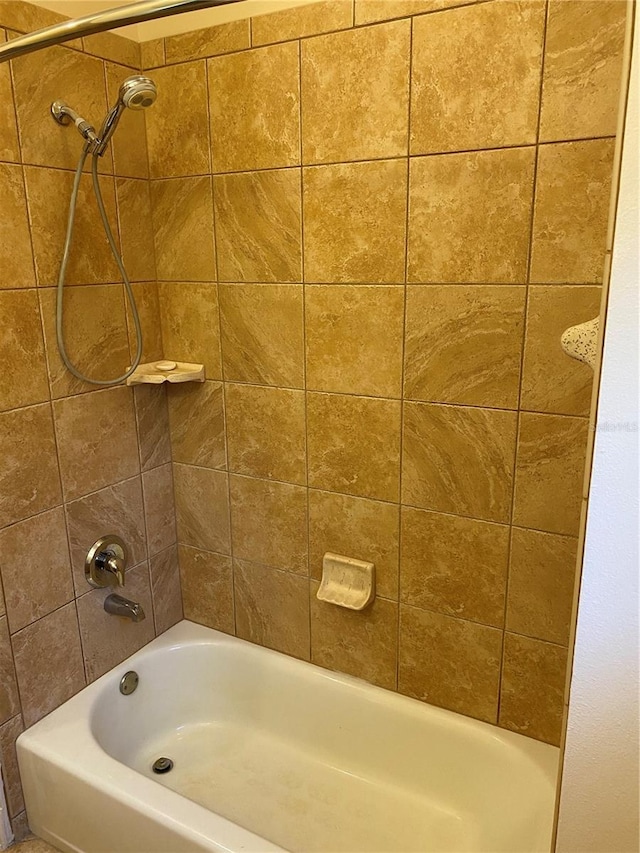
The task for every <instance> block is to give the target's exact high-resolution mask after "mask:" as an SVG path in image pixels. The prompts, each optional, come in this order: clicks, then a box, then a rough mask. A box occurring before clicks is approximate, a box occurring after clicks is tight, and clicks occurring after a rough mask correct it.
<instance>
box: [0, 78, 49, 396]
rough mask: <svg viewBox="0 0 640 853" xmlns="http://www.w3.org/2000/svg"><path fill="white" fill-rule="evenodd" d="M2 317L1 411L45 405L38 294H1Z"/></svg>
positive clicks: (29, 292)
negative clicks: (9, 366)
mask: <svg viewBox="0 0 640 853" xmlns="http://www.w3.org/2000/svg"><path fill="white" fill-rule="evenodd" d="M0 67H1V66H0ZM0 317H2V326H0V362H1V363H2V364H5V365H11V370H10V371H7V372H6V373H5V376H4V378H3V380H2V384H1V385H0V411H4V410H6V409H15V408H18V407H20V406H29V405H31V404H32V403H42V402H44V401H45V400H47V399H48V397H49V385H48V382H47V371H46V367H45V360H44V341H43V338H42V325H41V323H40V310H39V307H38V296H37V294H36V292H35V290H23V291H19V290H13V291H7V292H3V291H2V290H0Z"/></svg>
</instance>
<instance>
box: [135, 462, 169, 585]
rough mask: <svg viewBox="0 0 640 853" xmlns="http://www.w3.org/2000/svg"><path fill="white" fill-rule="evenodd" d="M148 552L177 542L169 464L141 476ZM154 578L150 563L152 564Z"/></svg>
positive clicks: (156, 552) (157, 550) (151, 553)
mask: <svg viewBox="0 0 640 853" xmlns="http://www.w3.org/2000/svg"><path fill="white" fill-rule="evenodd" d="M142 492H143V496H144V517H145V523H146V526H147V549H148V553H149V556H150V557H153V555H154V554H158V553H159V552H160V551H164V550H165V549H166V548H169V546H171V545H173V544H174V543H175V541H176V510H175V505H174V500H173V477H172V474H171V464H170V463H167V464H166V465H161V466H160V467H159V468H154V469H153V470H152V471H145V473H144V474H143V475H142ZM151 576H152V579H153V562H152V564H151Z"/></svg>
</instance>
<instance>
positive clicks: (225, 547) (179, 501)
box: [173, 465, 231, 554]
mask: <svg viewBox="0 0 640 853" xmlns="http://www.w3.org/2000/svg"><path fill="white" fill-rule="evenodd" d="M173 487H174V489H175V502H176V522H177V526H178V542H179V543H180V544H181V545H193V546H194V547H195V548H202V549H204V550H206V551H217V552H220V553H223V554H229V553H230V551H231V529H230V521H229V486H228V479H227V475H226V474H225V473H223V472H222V471H212V470H210V469H208V468H195V467H193V466H192V465H174V466H173Z"/></svg>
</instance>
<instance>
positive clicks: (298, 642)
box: [233, 560, 310, 660]
mask: <svg viewBox="0 0 640 853" xmlns="http://www.w3.org/2000/svg"><path fill="white" fill-rule="evenodd" d="M233 574H234V591H235V602H236V633H237V635H238V637H241V638H242V639H243V640H249V641H250V642H252V643H257V644H258V645H260V646H266V647H267V648H270V649H275V650H276V651H278V652H284V653H285V654H288V655H292V656H293V657H296V658H302V659H303V660H309V657H310V638H309V582H308V580H307V579H306V578H301V577H296V576H295V575H292V574H291V573H290V572H279V571H276V570H275V569H270V568H267V567H266V566H258V565H255V564H254V563H247V562H245V561H244V560H234V572H233Z"/></svg>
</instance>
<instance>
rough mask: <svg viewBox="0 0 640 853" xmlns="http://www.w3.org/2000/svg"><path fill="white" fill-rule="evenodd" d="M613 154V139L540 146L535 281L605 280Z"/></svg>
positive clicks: (532, 270) (533, 278)
mask: <svg viewBox="0 0 640 853" xmlns="http://www.w3.org/2000/svg"><path fill="white" fill-rule="evenodd" d="M613 150H614V140H613V139H591V140H588V141H587V142H567V143H564V144H558V145H543V146H542V147H541V148H540V155H539V158H538V171H537V178H536V203H535V214H534V220H533V244H532V249H531V252H532V254H531V281H532V282H540V283H542V284H555V283H562V282H575V283H577V284H593V283H600V282H601V281H602V274H603V265H604V252H605V248H606V237H607V222H608V218H609V196H610V192H611V175H612V168H613Z"/></svg>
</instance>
